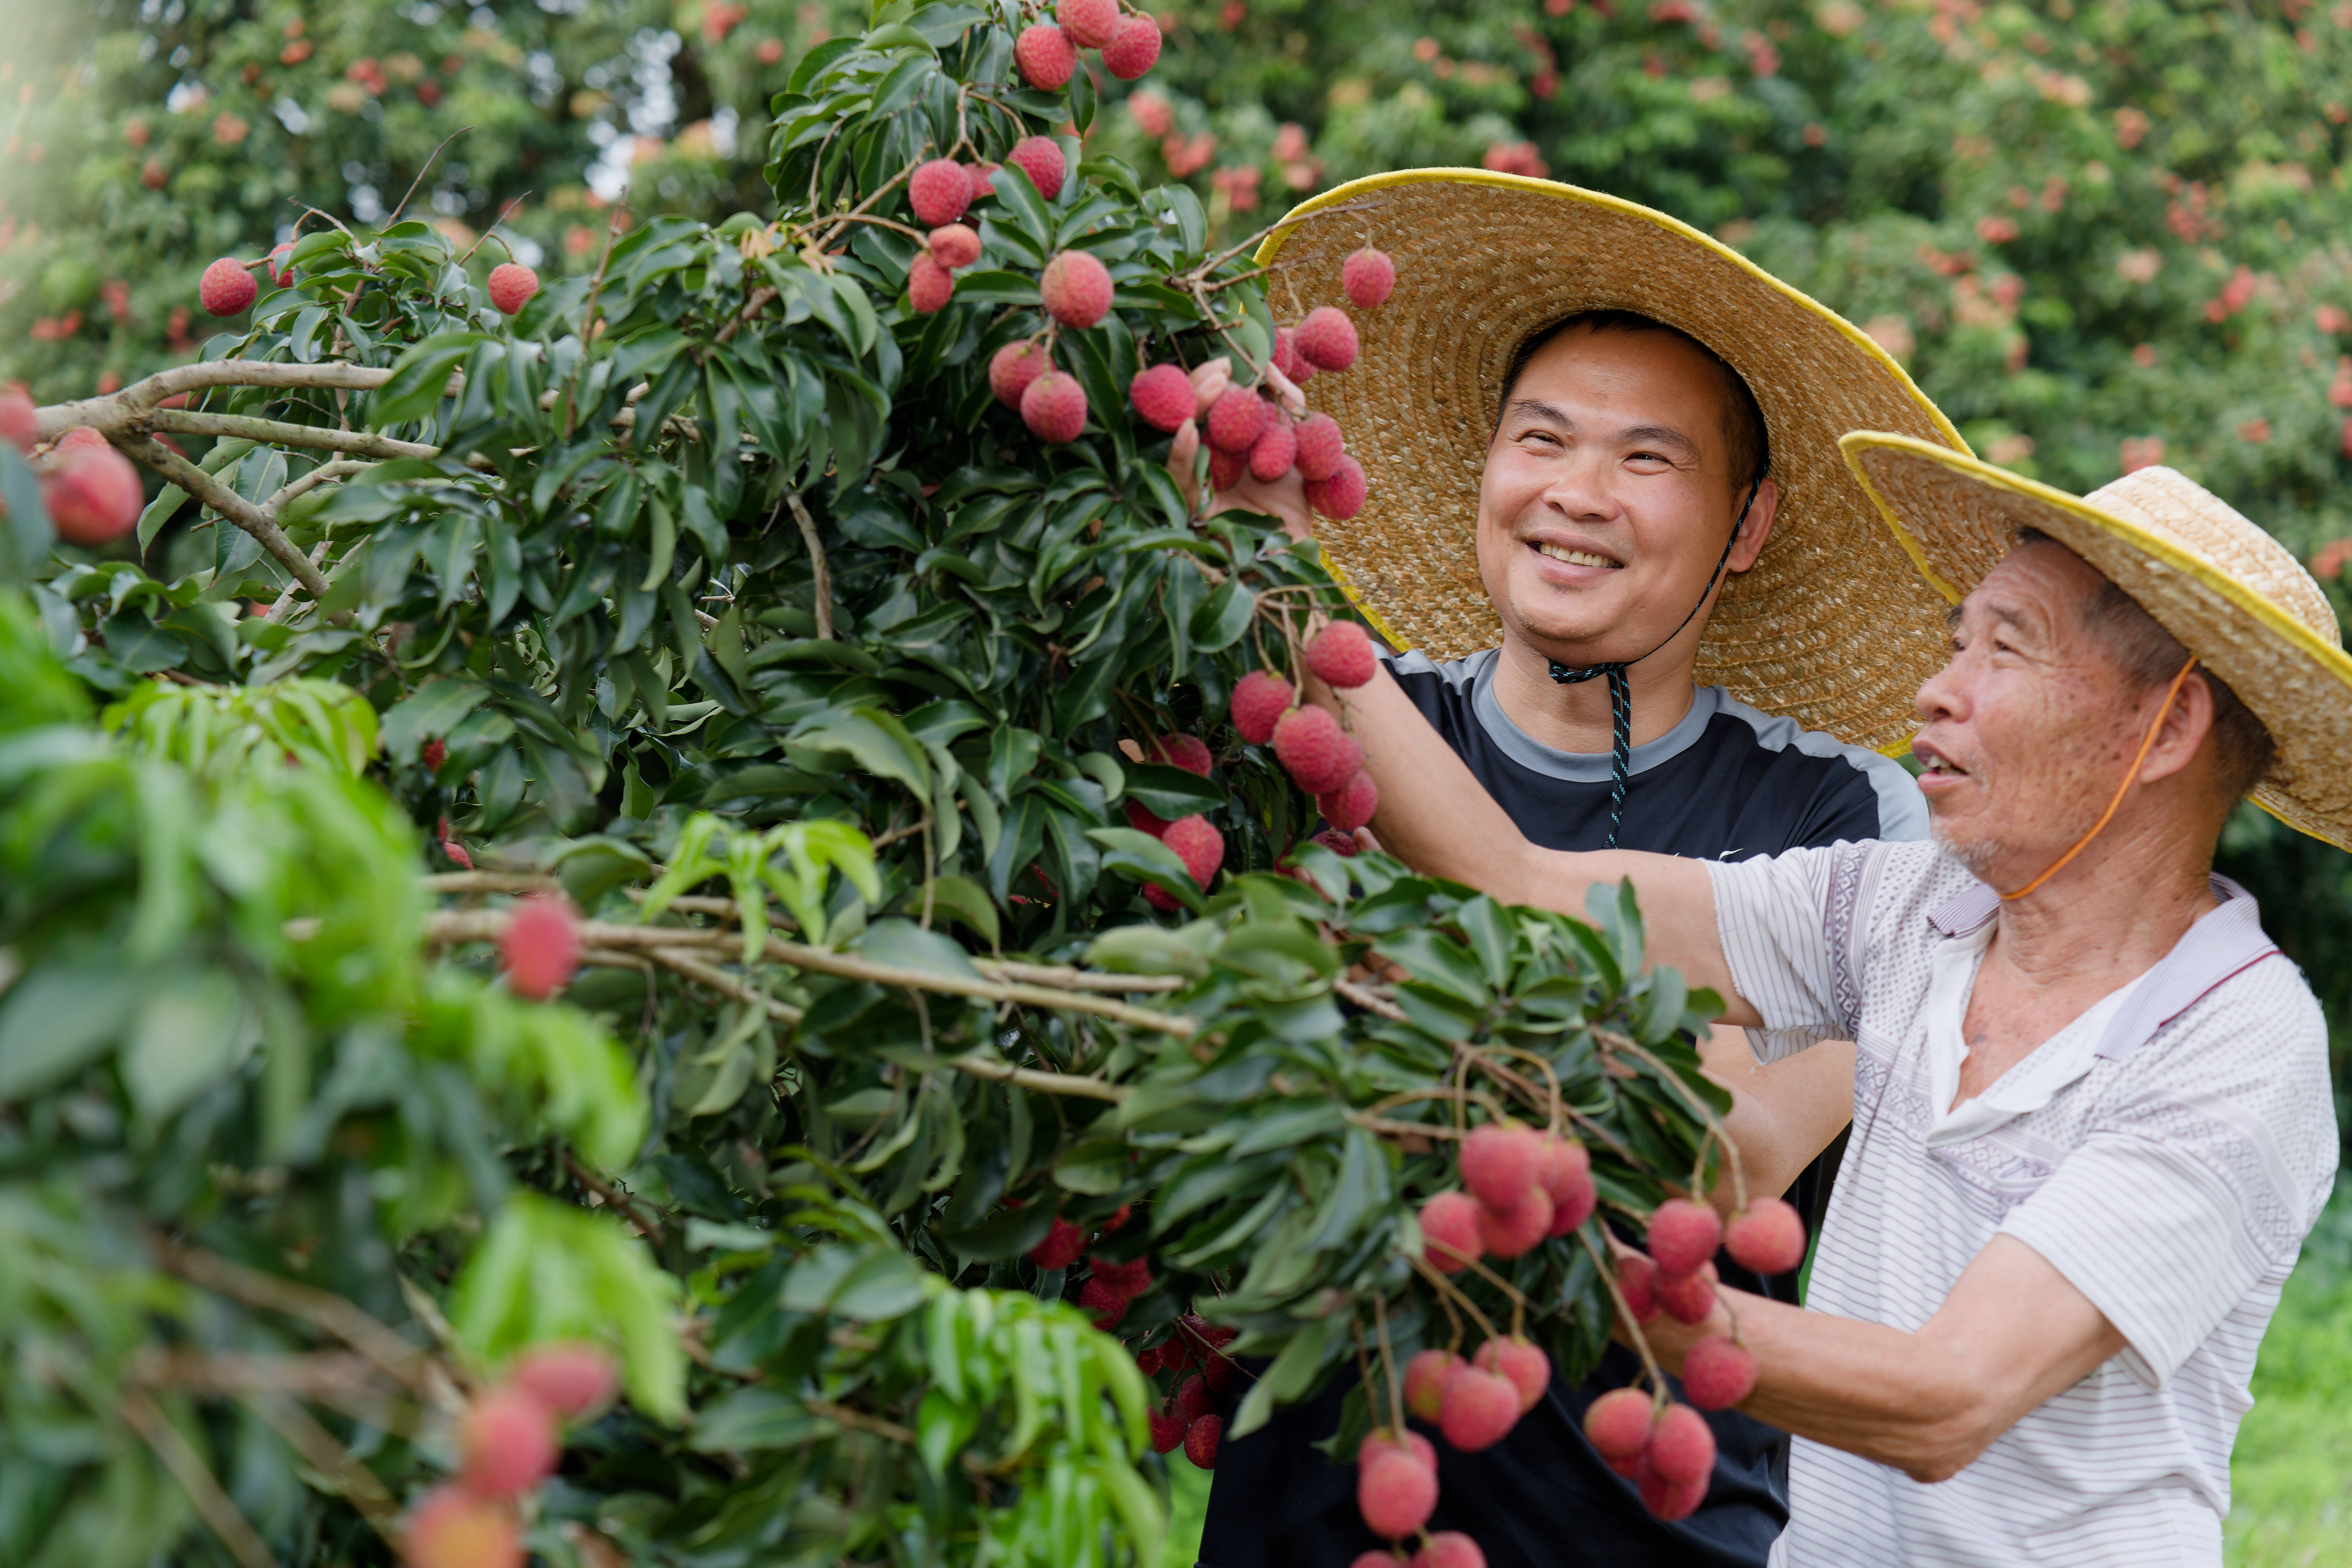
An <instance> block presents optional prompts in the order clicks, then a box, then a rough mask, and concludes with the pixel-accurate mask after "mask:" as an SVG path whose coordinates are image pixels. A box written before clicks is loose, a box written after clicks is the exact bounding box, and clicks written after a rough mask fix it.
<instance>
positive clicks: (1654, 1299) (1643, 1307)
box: [1617, 1252, 1658, 1323]
mask: <svg viewBox="0 0 2352 1568" xmlns="http://www.w3.org/2000/svg"><path fill="white" fill-rule="evenodd" d="M1617 1293H1618V1294H1619V1295H1621V1296H1622V1297H1624V1298H1625V1306H1626V1309H1627V1310H1629V1311H1631V1312H1632V1313H1633V1321H1635V1322H1637V1323H1654V1322H1655V1321H1657V1319H1658V1266H1657V1265H1656V1264H1654V1263H1653V1262H1651V1261H1650V1260H1649V1259H1648V1258H1645V1257H1643V1255H1642V1254H1640V1253H1638V1252H1635V1253H1629V1254H1627V1255H1625V1256H1623V1257H1621V1258H1618V1259H1617Z"/></svg>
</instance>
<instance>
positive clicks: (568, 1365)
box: [514, 1343, 619, 1421]
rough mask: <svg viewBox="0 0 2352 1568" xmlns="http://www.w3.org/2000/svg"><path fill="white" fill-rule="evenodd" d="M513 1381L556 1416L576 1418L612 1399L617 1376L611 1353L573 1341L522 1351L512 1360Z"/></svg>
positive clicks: (591, 1411) (599, 1407)
mask: <svg viewBox="0 0 2352 1568" xmlns="http://www.w3.org/2000/svg"><path fill="white" fill-rule="evenodd" d="M514 1383H515V1386H516V1387H517V1388H520V1389H521V1390H522V1391H523V1392H524V1393H526V1394H530V1395H531V1396H532V1397H534V1398H536V1399H537V1400H538V1401H539V1402H540V1403H541V1405H546V1406H547V1407H548V1408H549V1409H550V1410H552V1411H554V1412H555V1413H556V1414H557V1415H562V1416H565V1417H567V1418H569V1419H572V1420H575V1421H576V1420H578V1419H579V1418H580V1417H581V1416H583V1415H593V1414H594V1413H595V1412H596V1411H599V1410H602V1409H603V1408H604V1406H605V1405H608V1404H610V1403H611V1402H612V1398H613V1394H614V1390H615V1388H616V1387H617V1386H618V1384H619V1377H618V1374H617V1373H615V1372H614V1366H613V1358H612V1356H611V1355H610V1354H608V1353H607V1352H604V1350H601V1349H599V1348H598V1347H597V1346H595V1345H590V1344H576V1343H575V1344H563V1345H542V1346H541V1347H540V1348H539V1349H537V1350H531V1351H525V1352H523V1353H522V1355H521V1356H520V1357H519V1358H518V1359H517V1360H516V1362H515V1365H514Z"/></svg>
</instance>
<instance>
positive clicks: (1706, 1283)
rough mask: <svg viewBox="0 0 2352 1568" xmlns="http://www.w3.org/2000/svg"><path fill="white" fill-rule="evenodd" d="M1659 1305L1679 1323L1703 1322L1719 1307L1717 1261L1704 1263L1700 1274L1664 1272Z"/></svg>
mask: <svg viewBox="0 0 2352 1568" xmlns="http://www.w3.org/2000/svg"><path fill="white" fill-rule="evenodd" d="M1657 1292H1658V1305H1659V1306H1660V1307H1662V1308H1664V1310H1665V1314H1666V1316H1667V1317H1669V1318H1672V1319H1673V1320H1674V1321H1675V1322H1677V1323H1703V1322H1705V1321H1706V1315H1707V1314H1708V1313H1709V1312H1712V1311H1714V1310H1715V1265H1714V1264H1712V1263H1703V1264H1701V1265H1700V1266H1699V1270H1698V1272H1697V1273H1696V1274H1661V1275H1659V1276H1658V1282H1657Z"/></svg>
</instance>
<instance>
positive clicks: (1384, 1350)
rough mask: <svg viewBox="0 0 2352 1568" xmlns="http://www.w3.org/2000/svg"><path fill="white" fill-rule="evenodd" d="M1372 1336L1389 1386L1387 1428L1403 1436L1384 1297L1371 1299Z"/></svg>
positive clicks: (1401, 1406)
mask: <svg viewBox="0 0 2352 1568" xmlns="http://www.w3.org/2000/svg"><path fill="white" fill-rule="evenodd" d="M1372 1336H1373V1337H1374V1338H1375V1339H1377V1340H1379V1341H1380V1343H1381V1377H1382V1378H1384V1379H1386V1380H1387V1382H1388V1385H1389V1428H1390V1430H1391V1431H1393V1432H1395V1433H1396V1434H1397V1435H1398V1436H1403V1435H1404V1388H1403V1385H1402V1384H1399V1383H1398V1382H1397V1374H1396V1352H1395V1350H1394V1349H1392V1348H1391V1346H1390V1344H1389V1305H1388V1299H1387V1298H1386V1297H1384V1296H1375V1297H1373V1298H1372Z"/></svg>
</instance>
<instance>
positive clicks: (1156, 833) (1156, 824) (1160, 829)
mask: <svg viewBox="0 0 2352 1568" xmlns="http://www.w3.org/2000/svg"><path fill="white" fill-rule="evenodd" d="M1127 825H1128V826H1129V827H1132V828H1134V829H1135V830H1136V831H1137V832H1138V833H1149V834H1150V835H1151V837H1154V838H1157V837H1160V835H1161V834H1163V833H1166V832H1167V831H1168V822H1167V819H1166V818H1165V817H1160V816H1153V815H1152V814H1151V813H1150V812H1149V811H1146V810H1145V809H1144V808H1143V807H1142V806H1140V805H1137V804H1136V803H1135V802H1133V801H1131V800H1130V801H1129V802H1128V803H1127Z"/></svg>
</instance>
